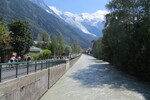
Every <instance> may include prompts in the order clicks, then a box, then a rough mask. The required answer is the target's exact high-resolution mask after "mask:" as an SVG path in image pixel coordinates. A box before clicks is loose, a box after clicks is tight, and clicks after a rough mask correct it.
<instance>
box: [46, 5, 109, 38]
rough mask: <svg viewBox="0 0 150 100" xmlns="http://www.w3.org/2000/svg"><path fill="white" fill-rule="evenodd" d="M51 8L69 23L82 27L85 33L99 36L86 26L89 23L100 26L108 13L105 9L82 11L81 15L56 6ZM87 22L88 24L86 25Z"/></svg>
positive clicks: (89, 24) (96, 26) (92, 25)
mask: <svg viewBox="0 0 150 100" xmlns="http://www.w3.org/2000/svg"><path fill="white" fill-rule="evenodd" d="M49 8H50V9H51V10H52V11H53V12H54V13H55V14H56V15H57V16H59V17H60V18H61V19H63V20H65V21H66V22H67V23H68V24H70V25H72V26H73V27H76V28H78V29H80V30H81V31H82V32H83V33H86V34H88V35H90V36H92V37H98V36H97V34H96V33H93V32H91V31H89V29H88V28H87V27H86V26H87V25H88V27H89V26H91V27H92V28H93V27H95V29H96V28H99V23H102V22H103V21H104V20H105V17H104V16H105V15H106V14H107V13H108V12H107V11H104V10H99V11H97V12H95V13H91V14H90V13H82V14H80V15H77V14H73V13H71V12H63V11H60V10H58V9H57V8H56V7H53V6H49ZM85 24H87V25H85Z"/></svg>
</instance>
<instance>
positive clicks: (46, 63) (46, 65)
mask: <svg viewBox="0 0 150 100" xmlns="http://www.w3.org/2000/svg"><path fill="white" fill-rule="evenodd" d="M46 69H47V61H46Z"/></svg>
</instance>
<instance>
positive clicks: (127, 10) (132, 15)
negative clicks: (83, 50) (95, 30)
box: [93, 0, 150, 80]
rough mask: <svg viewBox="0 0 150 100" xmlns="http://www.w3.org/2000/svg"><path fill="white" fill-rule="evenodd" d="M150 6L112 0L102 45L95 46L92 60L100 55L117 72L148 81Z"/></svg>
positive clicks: (136, 0)
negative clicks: (113, 66) (114, 67)
mask: <svg viewBox="0 0 150 100" xmlns="http://www.w3.org/2000/svg"><path fill="white" fill-rule="evenodd" d="M149 5H150V1H149V0H111V1H110V2H109V4H107V5H106V7H107V8H108V9H109V10H110V13H109V14H107V15H106V23H105V29H104V30H103V33H104V36H103V38H102V42H101V41H99V40H97V41H96V42H95V43H94V47H93V53H95V54H94V56H95V57H98V58H99V56H101V55H102V56H101V57H102V59H103V60H105V61H108V62H110V63H111V64H113V65H115V66H117V67H118V68H119V69H122V70H124V71H126V72H128V73H130V74H132V75H136V76H138V77H142V78H145V79H148V80H150V78H149V76H150V67H149V66H150V57H149V55H150V52H149V51H150V46H149V44H150V31H149V29H150V24H149V23H150V17H149V14H150V6H149ZM99 47H100V48H99ZM100 51H102V54H101V53H100Z"/></svg>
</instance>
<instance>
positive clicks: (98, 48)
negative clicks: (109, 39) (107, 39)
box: [92, 38, 103, 59]
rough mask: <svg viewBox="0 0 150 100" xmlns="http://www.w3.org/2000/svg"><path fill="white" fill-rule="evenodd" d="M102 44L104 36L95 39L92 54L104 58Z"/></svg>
mask: <svg viewBox="0 0 150 100" xmlns="http://www.w3.org/2000/svg"><path fill="white" fill-rule="evenodd" d="M102 46H103V44H102V38H100V39H99V40H97V41H93V47H92V54H93V56H94V57H96V58H99V59H102V58H103V57H102V56H103V52H102Z"/></svg>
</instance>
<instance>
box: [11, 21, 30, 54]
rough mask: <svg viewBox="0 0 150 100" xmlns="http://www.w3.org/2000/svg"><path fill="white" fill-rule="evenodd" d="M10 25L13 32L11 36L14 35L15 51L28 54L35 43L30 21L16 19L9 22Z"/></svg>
mask: <svg viewBox="0 0 150 100" xmlns="http://www.w3.org/2000/svg"><path fill="white" fill-rule="evenodd" d="M8 27H9V30H10V31H11V32H12V33H11V34H10V36H11V37H12V41H11V46H12V47H13V51H14V52H17V54H18V55H21V56H22V55H24V54H26V53H27V52H28V51H29V49H30V47H31V46H32V45H33V40H32V34H31V32H30V28H29V24H28V22H26V21H21V20H16V21H12V22H11V23H10V24H8Z"/></svg>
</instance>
